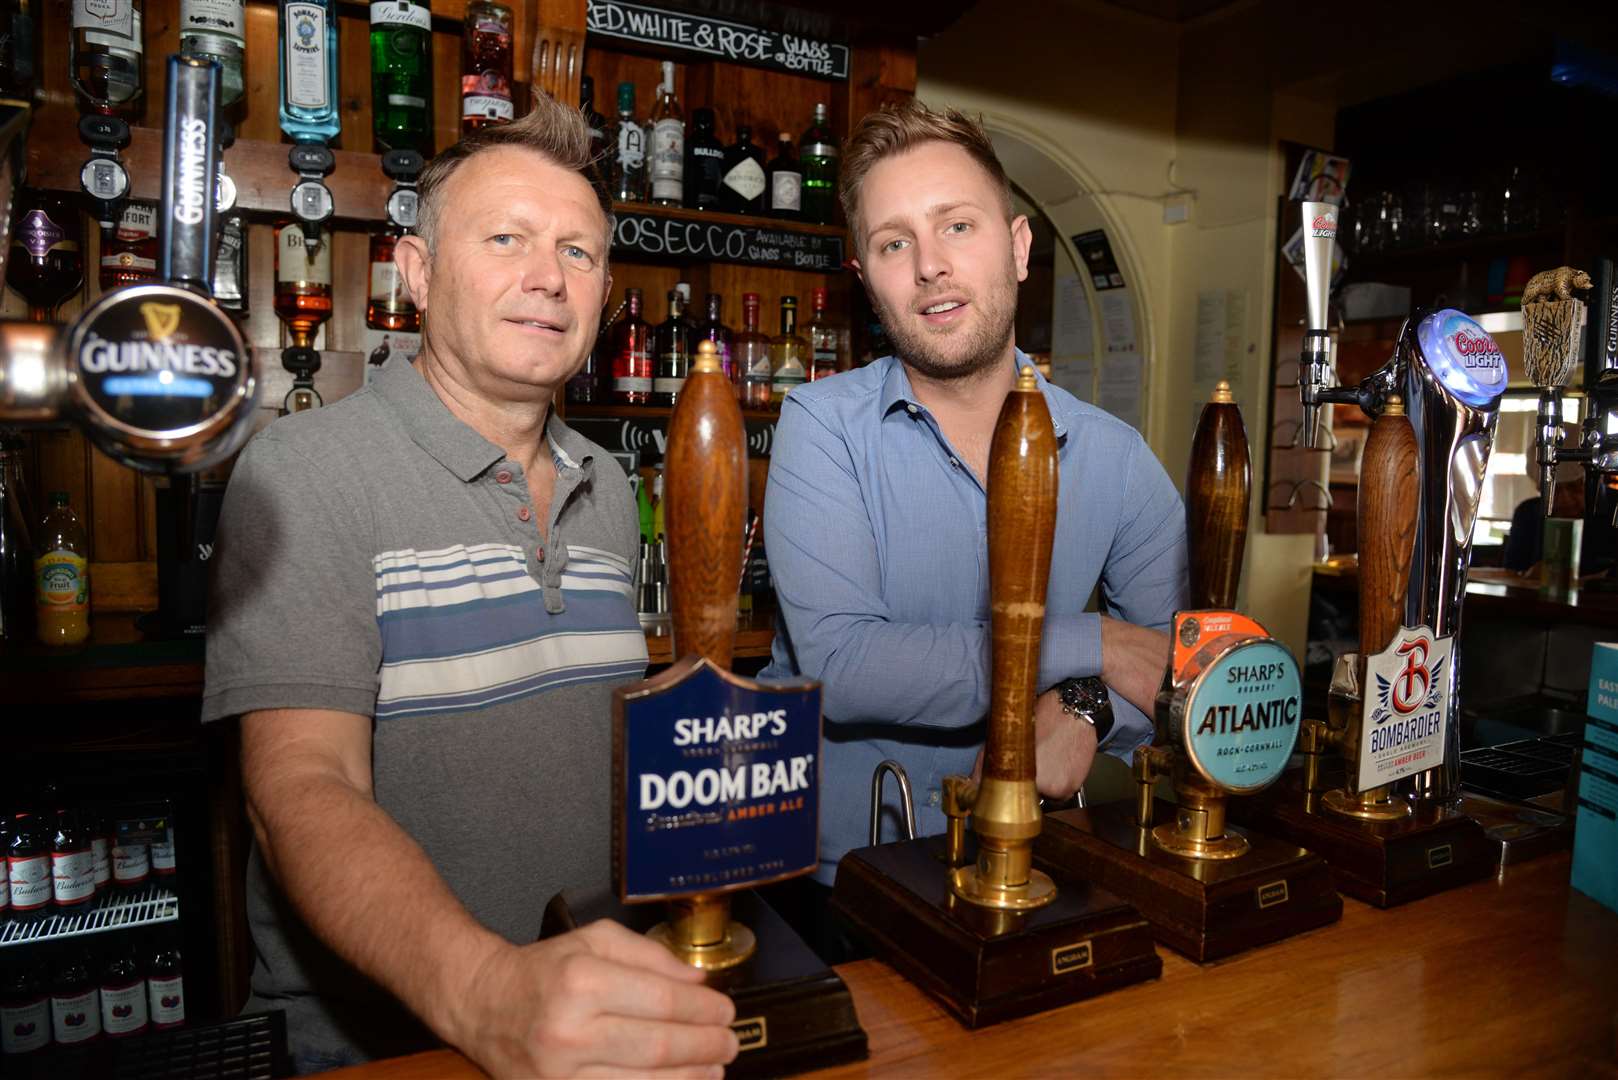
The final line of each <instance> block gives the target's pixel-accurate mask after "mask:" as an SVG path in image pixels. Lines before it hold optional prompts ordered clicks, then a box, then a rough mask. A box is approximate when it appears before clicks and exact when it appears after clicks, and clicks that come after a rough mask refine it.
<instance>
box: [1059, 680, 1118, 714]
mask: <svg viewBox="0 0 1618 1080" xmlns="http://www.w3.org/2000/svg"><path fill="white" fill-rule="evenodd" d="M1062 704H1063V705H1065V706H1067V707H1068V708H1069V709H1071V710H1072V711H1073V712H1075V713H1091V714H1095V713H1098V712H1100V711H1101V710H1102V709H1105V708H1110V707H1111V705H1112V699H1110V698H1109V697H1107V684H1106V683H1104V682H1102V681H1101V680H1100V679H1097V678H1093V677H1092V678H1088V679H1075V680H1073V681H1072V682H1070V683H1068V684H1067V685H1065V686H1063V687H1062Z"/></svg>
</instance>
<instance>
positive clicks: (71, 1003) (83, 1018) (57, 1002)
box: [51, 989, 101, 1043]
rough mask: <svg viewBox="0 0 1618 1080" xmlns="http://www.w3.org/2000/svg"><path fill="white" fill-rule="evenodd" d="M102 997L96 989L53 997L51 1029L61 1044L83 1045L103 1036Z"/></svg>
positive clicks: (53, 995) (54, 995)
mask: <svg viewBox="0 0 1618 1080" xmlns="http://www.w3.org/2000/svg"><path fill="white" fill-rule="evenodd" d="M100 996H101V993H100V991H98V990H95V989H90V990H86V991H85V992H84V993H82V994H73V995H71V996H68V997H61V996H59V995H56V994H52V995H51V1027H52V1028H53V1029H54V1031H55V1033H56V1041H57V1042H59V1043H81V1042H85V1041H86V1040H89V1039H93V1038H95V1037H96V1036H97V1035H100V1034H101V1006H100V1005H99V1004H98V1002H97V1001H96V999H97V998H99V997H100Z"/></svg>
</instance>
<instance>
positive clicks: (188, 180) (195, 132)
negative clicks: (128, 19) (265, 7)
mask: <svg viewBox="0 0 1618 1080" xmlns="http://www.w3.org/2000/svg"><path fill="white" fill-rule="evenodd" d="M163 112H164V116H163V205H162V211H163V212H162V216H161V219H160V223H159V226H158V236H159V238H160V240H159V256H158V257H159V260H160V261H159V264H158V270H159V271H160V272H161V274H162V275H163V278H164V279H165V280H167V281H169V282H170V283H172V284H175V285H183V286H186V287H188V288H192V289H196V290H198V291H200V292H203V293H207V292H208V291H209V289H210V288H211V287H212V285H213V258H214V198H215V192H216V185H217V179H216V178H217V176H218V172H219V64H218V63H217V62H215V61H213V60H200V59H197V58H195V57H191V56H171V57H169V58H168V89H167V91H166V92H165V95H164V100H163Z"/></svg>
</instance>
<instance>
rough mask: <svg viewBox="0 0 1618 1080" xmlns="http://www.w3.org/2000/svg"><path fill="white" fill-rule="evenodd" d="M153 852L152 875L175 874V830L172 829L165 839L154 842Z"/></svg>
mask: <svg viewBox="0 0 1618 1080" xmlns="http://www.w3.org/2000/svg"><path fill="white" fill-rule="evenodd" d="M151 852H152V873H154V874H159V875H162V876H167V875H169V874H172V873H174V830H173V829H170V830H169V831H168V833H167V834H166V835H164V837H163V839H161V840H157V841H154V842H153V844H152V848H151Z"/></svg>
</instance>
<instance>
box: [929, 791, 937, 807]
mask: <svg viewBox="0 0 1618 1080" xmlns="http://www.w3.org/2000/svg"><path fill="white" fill-rule="evenodd" d="M927 805H928V806H937V805H938V792H937V791H929V792H928V793H927Z"/></svg>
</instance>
